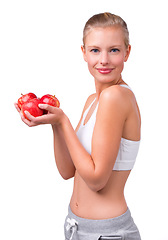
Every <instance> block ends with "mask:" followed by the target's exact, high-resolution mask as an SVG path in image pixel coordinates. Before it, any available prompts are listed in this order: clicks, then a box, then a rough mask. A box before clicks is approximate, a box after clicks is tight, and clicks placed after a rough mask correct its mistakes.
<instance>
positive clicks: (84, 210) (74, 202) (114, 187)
mask: <svg viewBox="0 0 168 240" xmlns="http://www.w3.org/2000/svg"><path fill="white" fill-rule="evenodd" d="M129 174H130V171H112V174H111V176H110V178H109V180H108V182H107V184H106V186H105V187H104V188H103V189H101V190H100V191H98V192H95V191H93V190H91V189H90V188H89V187H88V186H87V184H86V183H85V182H84V180H83V179H82V178H81V177H80V175H79V174H78V172H76V173H75V177H74V189H73V194H72V197H71V201H70V207H71V210H72V212H73V213H74V214H75V215H77V216H78V217H82V218H86V219H108V218H114V217H117V216H120V215H122V214H124V213H125V212H126V211H127V203H126V201H125V197H124V186H125V183H126V181H127V178H128V176H129Z"/></svg>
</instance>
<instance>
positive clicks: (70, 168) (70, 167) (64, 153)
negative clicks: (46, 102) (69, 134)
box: [52, 125, 75, 180]
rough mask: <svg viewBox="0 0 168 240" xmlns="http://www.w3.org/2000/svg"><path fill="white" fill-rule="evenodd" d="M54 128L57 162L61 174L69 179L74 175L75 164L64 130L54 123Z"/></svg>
mask: <svg viewBox="0 0 168 240" xmlns="http://www.w3.org/2000/svg"><path fill="white" fill-rule="evenodd" d="M52 129H53V135H54V155H55V162H56V165H57V168H58V171H59V173H60V175H61V176H62V177H63V178H64V179H65V180H67V179H69V178H72V177H73V176H74V174H75V166H74V164H73V162H72V159H71V156H70V154H69V150H68V148H67V145H66V142H65V140H64V136H63V133H62V130H61V129H60V128H59V127H58V126H56V125H52Z"/></svg>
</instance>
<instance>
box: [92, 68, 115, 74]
mask: <svg viewBox="0 0 168 240" xmlns="http://www.w3.org/2000/svg"><path fill="white" fill-rule="evenodd" d="M96 69H97V71H98V72H99V73H101V74H108V73H111V72H112V71H113V70H114V68H96Z"/></svg>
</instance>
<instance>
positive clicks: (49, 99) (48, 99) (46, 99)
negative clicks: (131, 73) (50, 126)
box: [40, 94, 60, 114]
mask: <svg viewBox="0 0 168 240" xmlns="http://www.w3.org/2000/svg"><path fill="white" fill-rule="evenodd" d="M40 101H41V103H43V104H48V105H51V106H53V107H59V106H60V102H59V101H58V99H57V98H56V97H55V95H54V96H53V95H51V94H46V95H44V96H42V97H41V98H40ZM47 113H48V111H47V110H44V114H47Z"/></svg>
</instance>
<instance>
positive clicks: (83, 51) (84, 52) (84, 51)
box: [81, 45, 87, 62]
mask: <svg viewBox="0 0 168 240" xmlns="http://www.w3.org/2000/svg"><path fill="white" fill-rule="evenodd" d="M81 50H82V53H83V58H84V60H85V61H86V62H87V57H86V50H85V47H84V45H82V46H81Z"/></svg>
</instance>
